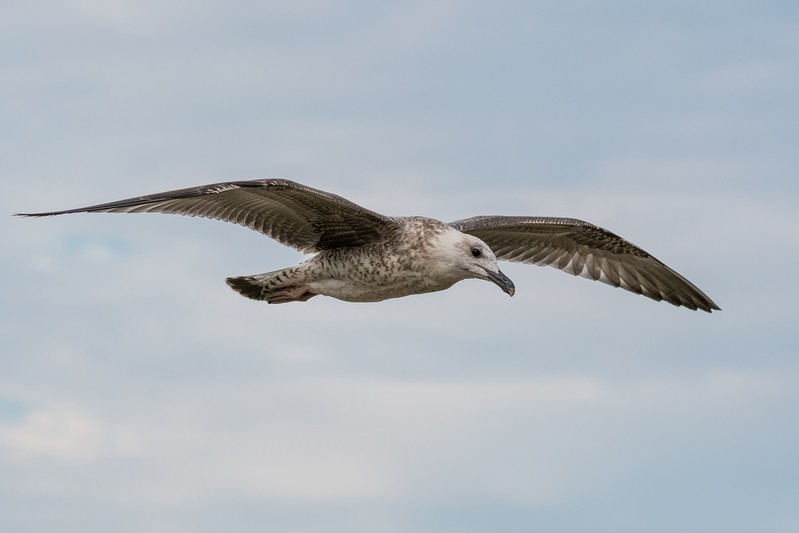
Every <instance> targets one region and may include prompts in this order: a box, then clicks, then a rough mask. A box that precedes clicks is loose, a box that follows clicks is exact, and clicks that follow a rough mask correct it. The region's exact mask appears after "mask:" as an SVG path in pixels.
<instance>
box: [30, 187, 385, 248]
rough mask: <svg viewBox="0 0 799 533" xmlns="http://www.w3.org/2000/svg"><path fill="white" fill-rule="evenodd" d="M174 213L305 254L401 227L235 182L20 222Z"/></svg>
mask: <svg viewBox="0 0 799 533" xmlns="http://www.w3.org/2000/svg"><path fill="white" fill-rule="evenodd" d="M95 212H97V213H168V214H177V215H187V216H198V217H204V218H212V219H215V220H221V221H224V222H232V223H234V224H240V225H242V226H246V227H248V228H251V229H253V230H255V231H258V232H260V233H263V234H264V235H267V236H269V237H271V238H273V239H275V240H277V241H278V242H281V243H283V244H285V245H287V246H291V247H293V248H296V249H298V250H300V251H302V252H316V251H320V250H327V249H331V248H339V247H344V246H361V245H364V244H367V243H371V242H380V241H383V240H385V239H386V238H388V237H390V236H391V235H393V234H395V233H396V232H397V231H398V229H399V225H398V223H397V221H396V220H395V219H393V218H391V217H387V216H384V215H381V214H379V213H375V212H374V211H370V210H368V209H365V208H363V207H361V206H359V205H357V204H354V203H353V202H350V201H349V200H347V199H345V198H342V197H340V196H337V195H335V194H331V193H328V192H324V191H320V190H318V189H313V188H311V187H307V186H305V185H301V184H299V183H295V182H293V181H289V180H284V179H262V180H252V181H231V182H225V183H214V184H211V185H203V186H200V187H191V188H188V189H179V190H176V191H169V192H163V193H159V194H153V195H149V196H140V197H137V198H128V199H126V200H119V201H116V202H109V203H105V204H99V205H94V206H90V207H81V208H78V209H67V210H64V211H50V212H46V213H27V214H20V216H27V217H41V216H51V215H62V214H67V213H95Z"/></svg>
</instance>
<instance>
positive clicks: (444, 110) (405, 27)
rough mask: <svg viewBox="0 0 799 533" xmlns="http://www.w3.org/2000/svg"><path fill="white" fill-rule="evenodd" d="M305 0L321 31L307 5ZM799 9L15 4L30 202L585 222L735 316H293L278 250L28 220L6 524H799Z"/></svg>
mask: <svg viewBox="0 0 799 533" xmlns="http://www.w3.org/2000/svg"><path fill="white" fill-rule="evenodd" d="M287 4H290V5H287ZM797 15H799V13H797V8H796V7H795V6H793V5H792V4H790V3H787V2H745V1H740V2H736V1H733V2H711V1H699V2H696V1H694V2H668V3H661V4H657V5H655V4H652V3H649V4H644V3H641V2H626V1H599V2H498V3H497V2H492V3H488V2H468V1H467V2H403V3H372V2H336V3H329V2H321V1H319V2H292V3H286V2H281V3H271V2H236V1H233V2H226V3H217V2H150V1H145V2H127V1H102V2H100V1H96V0H74V1H71V2H66V1H61V2H59V1H53V2H37V3H20V2H18V3H16V5H15V4H12V3H5V4H2V5H0V43H2V45H0V69H1V71H0V72H2V74H0V92H1V93H2V98H0V169H2V172H0V179H1V180H2V184H3V194H2V195H0V207H1V208H2V211H4V212H5V213H7V214H11V213H15V212H20V211H22V212H26V211H43V210H53V209H62V208H69V207H76V206H81V205H87V204H92V203H99V202H103V201H109V200H115V199H120V198H126V197H130V196H136V195H141V194H147V193H153V192H159V191H163V190H169V189H175V188H180V187H187V186H192V185H199V184H203V183H210V182H215V181H223V180H227V179H252V178H260V177H270V176H282V177H286V178H289V179H294V180H296V181H300V182H303V183H306V184H308V185H311V186H315V187H318V188H321V189H325V190H329V191H332V192H335V193H338V194H341V195H344V196H346V197H348V198H351V199H352V200H353V201H356V202H358V203H360V204H361V205H364V206H366V207H369V208H371V209H374V210H377V211H380V212H384V213H386V214H391V215H406V214H423V215H428V216H433V217H436V218H440V219H443V220H454V219H458V218H463V217H467V216H472V215H477V214H509V215H555V216H571V217H577V218H583V219H586V220H589V221H591V222H594V223H596V224H599V225H601V226H604V227H607V228H608V229H611V230H612V231H614V232H616V233H619V234H621V235H622V236H624V237H626V238H628V239H630V240H632V241H633V242H635V243H636V244H639V245H640V246H642V247H644V248H645V249H647V250H648V251H650V252H651V253H653V254H654V255H656V256H657V257H659V258H660V259H661V260H663V261H665V262H666V263H667V264H669V265H670V266H672V267H674V268H675V269H677V270H678V271H679V272H681V273H682V274H684V275H685V276H686V277H687V278H689V279H690V280H692V281H693V282H695V283H696V284H697V285H698V286H699V287H700V288H702V289H703V290H704V291H706V292H707V293H708V294H709V295H710V296H711V297H712V298H713V299H714V300H715V301H716V302H717V303H718V304H719V305H720V306H721V307H722V308H723V309H724V310H723V311H722V312H720V313H713V314H712V315H708V314H705V313H695V312H691V311H687V310H685V309H678V308H675V307H672V306H670V305H667V304H663V303H655V302H652V301H649V300H647V299H645V298H641V297H638V296H635V295H631V294H630V293H627V292H624V291H620V290H613V289H611V288H609V287H607V286H604V285H601V284H598V283H591V282H588V281H586V280H583V279H579V278H572V277H570V276H566V275H564V274H562V273H560V272H557V271H555V270H553V269H541V268H537V267H533V266H526V265H515V264H507V265H505V266H503V270H504V271H505V272H506V273H507V274H508V275H509V276H510V277H511V278H512V279H513V280H514V282H515V283H516V287H517V293H516V296H515V297H514V298H508V297H507V296H506V295H505V294H503V293H502V292H501V291H499V290H498V289H497V288H496V287H495V286H493V285H490V284H487V283H480V282H477V281H472V282H463V283H460V284H458V285H456V286H455V287H453V288H452V289H451V290H449V291H447V292H444V293H437V294H428V295H422V296H417V297H411V298H406V299H401V300H395V301H387V302H383V303H380V304H346V303H343V302H338V301H335V300H331V299H326V298H314V299H313V300H311V301H310V302H308V303H306V304H293V305H286V306H268V305H265V304H262V303H258V302H252V301H248V300H246V299H243V298H241V297H239V296H237V295H236V294H234V293H233V292H232V291H230V289H229V288H228V287H227V286H226V285H225V283H224V278H225V277H226V276H230V275H244V274H253V273H258V272H265V271H269V270H274V269H277V268H280V267H282V266H286V265H290V264H293V263H295V262H297V261H298V260H299V259H301V256H300V255H299V254H298V253H296V252H294V251H293V250H290V249H287V248H284V247H282V246H280V245H279V244H277V243H274V242H271V241H270V240H268V239H266V238H264V237H263V236H261V235H258V234H256V233H254V232H249V231H247V230H246V229H244V228H241V227H237V226H233V225H225V224H219V223H216V222H212V221H207V220H195V219H183V218H180V217H169V216H156V215H152V216H149V215H148V216H144V215H135V216H134V215H128V216H121V215H76V216H70V217H61V218H54V219H19V218H15V217H11V216H7V217H5V219H4V220H3V222H2V231H0V239H1V241H0V244H2V249H3V253H2V255H0V273H2V278H3V279H4V280H5V282H4V288H3V298H2V299H0V332H2V338H3V345H2V357H1V358H0V529H2V530H3V531H52V530H54V529H58V530H59V531H67V532H70V531H76V532H77V531H80V532H101V531H102V532H105V531H110V530H111V531H119V532H203V531H208V532H210V531H219V530H221V529H226V530H232V531H239V532H248V531H276V532H284V531H285V532H306V531H308V532H310V531H328V532H337V531H341V532H352V531H375V532H387V533H394V532H404V531H414V532H445V531H459V532H489V531H491V532H493V531H507V532H515V531H519V532H521V531H551V532H578V531H580V532H581V531H586V530H591V531H598V532H620V531H621V532H626V531H629V532H639V531H648V532H654V533H659V532H671V531H681V532H706V531H730V532H749V531H763V532H789V531H796V530H797V528H799V451H797V450H799V392H798V391H799V362H797V354H796V351H797V348H796V346H797V344H798V343H799V336H798V335H797V332H796V324H795V322H796V311H795V308H794V306H795V302H796V301H797V300H798V299H799V290H798V289H797V284H796V282H795V281H794V280H793V278H794V275H795V274H794V273H795V272H796V271H797V270H799V252H797V248H796V246H794V245H793V244H794V243H796V234H797V230H799V211H797V209H796V205H797V196H799V190H798V189H797V179H796V168H799V156H798V155H797V150H796V144H797V138H798V137H799V126H797V124H799V116H797V115H799V108H797V106H796V94H797V93H798V92H799V71H797V69H796V65H797V64H799V18H798V17H797Z"/></svg>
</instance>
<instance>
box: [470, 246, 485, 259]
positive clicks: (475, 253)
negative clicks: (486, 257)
mask: <svg viewBox="0 0 799 533" xmlns="http://www.w3.org/2000/svg"><path fill="white" fill-rule="evenodd" d="M481 255H483V252H481V251H480V248H472V256H473V257H480V256H481Z"/></svg>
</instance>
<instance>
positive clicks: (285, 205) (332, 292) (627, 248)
mask: <svg viewBox="0 0 799 533" xmlns="http://www.w3.org/2000/svg"><path fill="white" fill-rule="evenodd" d="M79 212H123V213H138V212H160V213H172V214H181V215H188V216H201V217H206V218H212V219H217V220H222V221H225V222H232V223H236V224H240V225H243V226H247V227H249V228H251V229H254V230H256V231H259V232H261V233H264V234H265V235H267V236H269V237H272V238H274V239H275V240H277V241H279V242H281V243H283V244H286V245H288V246H292V247H294V248H297V249H298V250H300V251H302V252H307V253H314V254H315V255H313V256H312V257H311V258H309V259H308V260H306V261H304V262H302V263H300V264H299V265H296V266H292V267H288V268H284V269H281V270H276V271H273V272H268V273H265V274H256V275H252V276H240V277H234V278H228V280H227V282H228V285H230V286H231V288H233V289H234V290H236V291H237V292H239V293H241V294H242V295H244V296H247V297H248V298H253V299H256V300H266V301H268V302H270V303H285V302H294V301H303V302H304V301H307V300H308V299H310V298H311V297H313V296H315V295H325V296H330V297H333V298H337V299H339V300H344V301H348V302H376V301H381V300H385V299H388V298H398V297H402V296H408V295H411V294H420V293H426V292H434V291H440V290H444V289H447V288H449V287H451V286H452V285H453V284H455V283H457V282H458V281H460V280H463V279H469V278H476V279H484V280H487V281H491V282H493V283H495V284H497V285H498V286H499V287H500V288H501V289H502V290H503V291H505V292H506V293H508V294H509V295H511V296H512V295H513V294H514V292H515V288H514V285H513V283H512V282H511V281H510V279H508V278H507V277H506V276H505V275H504V274H503V273H502V272H501V271H500V270H499V267H498V266H497V259H504V260H508V261H517V262H523V263H532V264H537V265H547V266H553V267H555V268H558V269H560V270H564V271H566V272H568V273H571V274H574V275H579V276H583V277H587V278H590V279H595V280H598V281H602V282H604V283H607V284H610V285H614V286H616V287H622V288H625V289H627V290H630V291H633V292H636V293H638V294H643V295H645V296H648V297H650V298H652V299H655V300H665V301H668V302H670V303H672V304H674V305H678V306H684V307H688V308H689V309H702V310H704V311H708V312H710V311H711V310H713V309H719V307H718V306H717V305H716V304H715V303H713V301H712V300H710V298H708V297H707V296H706V295H705V294H704V293H703V292H702V291H700V290H699V289H698V288H696V287H695V286H694V285H693V284H692V283H690V282H689V281H688V280H686V279H685V278H683V277H682V276H681V275H679V274H678V273H677V272H675V271H673V270H672V269H670V268H669V267H667V266H666V265H665V264H663V263H661V262H660V261H658V260H657V259H655V258H654V257H652V256H651V255H650V254H648V253H647V252H645V251H644V250H642V249H641V248H638V247H637V246H635V245H633V244H632V243H629V242H628V241H625V240H624V239H622V238H621V237H619V236H617V235H615V234H613V233H611V232H609V231H607V230H604V229H602V228H600V227H598V226H594V225H593V224H589V223H588V222H584V221H581V220H576V219H569V218H550V217H502V216H479V217H473V218H469V219H464V220H459V221H455V222H451V223H445V222H441V221H438V220H435V219H432V218H426V217H417V216H414V217H388V216H385V215H381V214H379V213H375V212H373V211H369V210H368V209H365V208H363V207H360V206H358V205H356V204H354V203H352V202H350V201H349V200H346V199H344V198H341V197H340V196H337V195H334V194H330V193H327V192H324V191H320V190H317V189H313V188H311V187H307V186H305V185H301V184H298V183H295V182H292V181H289V180H283V179H265V180H253V181H238V182H227V183H216V184H212V185H206V186H201V187H193V188H189V189H180V190H177V191H170V192H165V193H160V194H155V195H150V196H142V197H138V198H130V199H127V200H120V201H117V202H110V203H107V204H100V205H96V206H91V207H84V208H78V209H70V210H65V211H52V212H46V213H32V214H25V215H22V216H49V215H60V214H66V213H79Z"/></svg>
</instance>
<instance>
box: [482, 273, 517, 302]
mask: <svg viewBox="0 0 799 533" xmlns="http://www.w3.org/2000/svg"><path fill="white" fill-rule="evenodd" d="M486 273H487V274H488V279H489V280H491V281H493V282H494V283H496V284H497V286H499V288H500V289H502V291H503V292H505V293H506V294H507V295H508V296H513V295H514V294H516V286H515V285H514V284H513V282H512V281H511V280H510V278H509V277H508V276H506V275H505V274H503V273H502V271H501V270H497V271H496V272H491V271H490V270H486Z"/></svg>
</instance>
